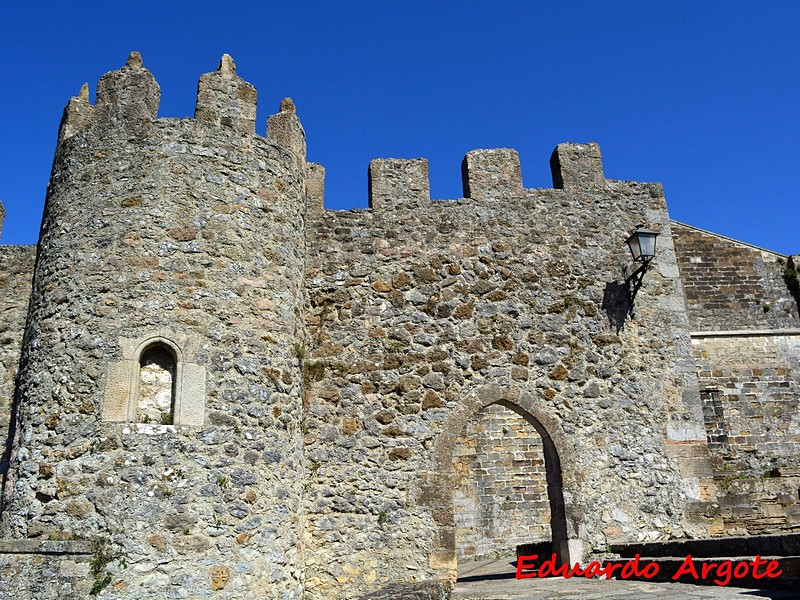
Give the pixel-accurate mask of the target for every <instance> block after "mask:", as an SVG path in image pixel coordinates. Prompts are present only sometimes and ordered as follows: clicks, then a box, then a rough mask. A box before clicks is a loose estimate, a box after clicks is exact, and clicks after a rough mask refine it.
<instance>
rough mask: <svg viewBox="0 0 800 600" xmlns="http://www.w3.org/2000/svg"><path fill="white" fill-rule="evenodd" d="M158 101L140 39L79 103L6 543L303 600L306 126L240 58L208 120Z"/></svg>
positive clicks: (27, 376)
mask: <svg viewBox="0 0 800 600" xmlns="http://www.w3.org/2000/svg"><path fill="white" fill-rule="evenodd" d="M159 97H160V90H159V87H158V84H157V83H156V81H155V79H154V78H153V76H152V75H151V73H150V72H149V71H148V70H147V69H146V68H144V67H143V66H142V61H141V57H140V56H139V54H138V53H133V54H131V56H130V58H129V59H128V62H127V64H126V65H125V66H124V67H123V68H122V69H120V70H118V71H114V72H111V73H107V74H106V75H104V76H103V77H102V78H101V79H100V82H99V84H98V88H97V100H96V103H95V104H94V105H92V104H91V103H90V102H89V94H88V87H87V86H85V85H84V87H83V89H82V90H81V93H80V95H79V96H78V97H76V98H73V99H72V100H70V102H69V104H68V105H67V107H66V109H65V112H64V118H63V120H62V124H61V128H60V131H59V136H58V146H57V150H56V157H55V162H54V165H53V171H52V176H51V180H50V184H49V188H48V193H47V202H46V208H45V213H44V218H43V222H42V232H41V238H40V241H39V246H38V256H37V263H36V272H35V277H34V287H33V296H32V300H31V308H30V313H29V317H28V324H27V328H26V332H25V340H24V349H23V359H22V368H21V372H20V383H19V395H18V398H17V407H18V408H17V414H16V422H15V428H16V429H15V433H14V435H15V438H14V439H15V441H14V444H13V452H12V458H11V464H10V469H9V472H8V475H7V479H6V482H5V486H4V494H3V496H4V497H3V505H4V506H3V518H2V531H0V536H5V537H17V538H38V539H58V538H61V539H63V538H72V539H92V540H95V539H96V540H97V541H98V543H99V544H101V545H103V546H105V547H106V548H108V550H107V551H106V556H108V557H109V558H114V557H118V558H120V559H124V560H120V561H117V563H119V564H126V565H127V568H124V569H123V568H121V567H120V566H119V564H118V565H117V567H115V566H114V565H115V564H116V563H115V562H114V561H112V562H111V563H110V564H109V566H108V569H109V570H110V572H111V573H113V575H114V576H113V578H112V587H109V588H108V591H107V592H105V593H112V592H111V590H112V588H113V589H114V590H115V591H114V592H113V594H116V596H114V597H129V596H128V594H130V595H131V597H132V596H134V595H135V596H136V597H140V596H141V595H142V594H145V595H148V594H149V597H168V596H169V597H187V596H188V597H196V596H199V595H205V593H207V592H208V590H213V589H216V590H222V589H224V590H225V591H226V593H228V594H232V596H231V597H255V596H256V595H262V596H264V597H274V598H298V597H300V596H301V594H302V587H303V581H302V567H303V557H302V543H301V542H302V535H301V528H302V524H303V517H302V509H301V494H302V491H303V485H304V479H303V466H302V449H301V444H302V436H303V433H302V425H301V420H302V415H301V411H302V392H301V387H302V379H303V378H302V369H301V359H302V354H303V348H304V346H303V340H302V319H303V314H302V313H303V298H302V289H303V288H302V278H303V272H304V267H305V264H304V261H305V258H304V248H305V241H304V218H305V207H306V192H305V187H306V184H305V175H306V160H305V134H304V132H303V129H302V126H301V124H300V121H299V120H298V118H297V116H296V114H295V111H294V105H293V104H292V102H291V100H288V99H287V100H284V101H283V102H282V103H281V112H280V113H278V114H276V115H273V116H271V117H270V118H269V121H268V132H267V136H266V138H262V137H260V136H257V135H256V134H255V128H254V124H255V115H256V90H255V88H254V87H253V86H252V85H250V84H249V83H247V82H245V81H244V80H243V79H241V78H239V77H238V76H237V75H236V69H235V65H234V63H233V60H232V59H231V58H230V57H229V56H227V55H225V56H223V58H222V61H221V62H220V65H219V68H218V70H217V71H216V72H213V73H207V74H205V75H203V76H202V77H201V78H200V83H199V86H198V96H197V107H196V111H195V117H194V118H193V119H158V118H157V112H158V104H159ZM142 586H143V587H142ZM125 590H128V591H127V592H126V591H125ZM134 590H138V591H136V592H135V593H134ZM136 594H138V595H136Z"/></svg>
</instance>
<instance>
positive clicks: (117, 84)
mask: <svg viewBox="0 0 800 600" xmlns="http://www.w3.org/2000/svg"><path fill="white" fill-rule="evenodd" d="M160 98H161V89H160V87H159V85H158V82H157V81H156V79H155V77H154V76H153V74H152V73H151V72H150V71H149V70H148V69H147V68H146V67H145V66H144V64H143V62H142V57H141V55H140V54H139V53H138V52H131V54H130V56H129V57H128V60H127V62H126V64H125V65H124V66H123V67H122V68H121V69H118V70H116V71H111V72H109V73H106V74H105V75H103V76H102V77H101V78H100V80H99V81H98V84H97V101H96V103H95V104H94V105H93V104H91V102H90V101H89V86H88V84H86V83H85V84H84V85H83V86H82V87H81V90H80V92H79V94H78V96H76V97H74V98H71V99H70V100H69V102H68V103H67V106H66V107H65V109H64V116H63V118H62V121H61V126H60V129H59V135H58V143H59V145H61V144H62V143H63V142H65V141H66V140H68V139H70V138H71V137H73V136H74V135H76V134H77V133H79V132H81V131H83V130H85V129H87V128H90V127H92V128H94V129H95V131H96V132H98V133H100V134H101V135H126V136H127V135H135V134H137V133H142V132H143V131H144V130H146V129H148V128H149V127H151V126H152V125H153V124H154V123H156V121H158V120H159V119H158V108H159V101H160ZM257 99H258V93H257V91H256V88H255V87H254V86H253V85H252V84H250V83H248V82H247V81H245V80H244V79H242V78H241V77H239V76H238V75H237V74H236V64H235V63H234V61H233V58H231V56H230V55H228V54H224V55H223V56H222V58H221V59H220V62H219V65H218V67H217V70H216V71H212V72H210V73H204V74H203V75H201V76H200V80H199V82H198V85H197V100H196V104H195V113H194V118H193V120H194V121H195V123H196V125H197V131H198V134H200V135H209V134H210V135H221V136H225V137H226V142H231V141H235V140H236V139H237V138H238V139H239V140H240V142H241V143H243V144H245V145H247V144H249V143H250V140H251V139H252V138H254V137H256V138H259V137H261V136H258V135H257V134H256V131H255V122H256V105H257ZM165 121H166V120H165ZM228 138H230V139H228ZM261 139H267V140H269V141H271V142H273V143H275V144H278V145H279V146H281V147H283V148H285V149H286V150H289V151H290V152H291V153H292V154H293V155H294V156H295V157H296V158H297V160H298V165H297V166H298V167H302V166H303V165H304V164H305V157H306V138H305V131H304V130H303V126H302V124H301V123H300V119H299V118H298V117H297V111H296V109H295V106H294V102H293V101H292V99H291V98H284V99H283V100H282V101H281V105H280V111H279V112H278V113H276V114H274V115H271V116H270V117H269V118H268V121H267V135H266V138H261Z"/></svg>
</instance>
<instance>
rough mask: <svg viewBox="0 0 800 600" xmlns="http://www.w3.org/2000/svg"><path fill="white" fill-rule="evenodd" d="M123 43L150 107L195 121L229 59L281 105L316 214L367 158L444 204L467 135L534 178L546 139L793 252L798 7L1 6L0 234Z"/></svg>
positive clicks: (468, 145)
mask: <svg viewBox="0 0 800 600" xmlns="http://www.w3.org/2000/svg"><path fill="white" fill-rule="evenodd" d="M131 50H139V51H140V52H141V53H142V56H143V58H144V64H145V66H146V67H148V68H149V69H150V70H151V71H152V72H153V74H154V75H155V77H156V79H157V80H158V82H159V84H160V85H161V91H162V96H161V110H160V115H161V116H170V117H173V116H174V117H185V116H192V114H193V112H194V104H195V92H196V89H197V80H198V77H199V76H200V74H201V73H204V72H208V71H212V70H214V69H216V67H217V64H218V62H219V58H220V56H221V55H222V54H223V53H224V52H227V53H229V54H231V55H232V56H233V57H234V59H235V61H236V64H237V69H238V73H239V74H240V75H241V76H242V77H244V78H245V79H247V80H248V81H250V82H251V83H252V84H254V85H255V86H256V88H257V89H258V92H259V106H258V123H257V130H258V131H259V132H260V133H262V134H263V132H264V129H265V123H266V117H267V115H268V114H270V113H271V112H276V110H277V108H278V104H279V102H280V99H281V98H282V97H284V96H292V97H293V98H294V100H295V103H296V105H297V109H298V114H299V116H300V118H301V120H302V122H303V125H304V127H305V130H306V135H307V138H308V154H309V159H310V160H313V161H315V162H320V163H322V164H323V165H324V166H325V167H326V169H327V180H326V187H327V189H326V205H327V206H328V208H354V207H363V206H365V205H366V201H367V181H366V172H367V165H368V163H369V161H370V159H372V158H378V157H404V158H414V157H420V156H421V157H426V158H428V159H429V160H430V170H431V188H432V195H433V197H434V198H438V199H444V198H455V197H459V196H461V178H460V163H461V159H462V158H463V156H464V154H465V153H466V152H467V151H469V150H471V149H474V148H493V147H512V148H516V149H517V150H518V151H519V153H520V157H521V160H522V175H523V180H524V183H525V186H526V187H550V186H551V184H552V182H551V179H550V171H549V167H548V159H549V156H550V153H551V151H552V150H553V148H554V147H555V145H556V144H558V143H560V142H566V141H575V142H586V141H596V142H599V143H600V146H601V148H602V151H603V157H604V163H605V171H606V176H607V177H609V178H614V179H635V180H639V181H661V182H663V184H664V187H665V190H666V194H667V202H668V205H669V209H670V214H671V216H672V218H674V219H677V220H679V221H684V222H686V223H689V224H692V225H695V226H698V227H702V228H704V229H709V230H711V231H714V232H717V233H721V234H723V235H727V236H730V237H734V238H737V239H740V240H743V241H746V242H749V243H752V244H756V245H759V246H763V247H766V248H770V249H773V250H775V251H778V252H782V253H786V254H789V253H796V252H800V241H798V239H797V236H796V235H795V232H796V231H797V227H798V226H797V224H796V222H797V219H796V217H797V214H798V200H799V199H800V198H798V195H799V194H798V185H797V179H798V175H800V147H799V146H798V140H800V1H797V0H784V1H769V0H764V1H758V2H756V1H748V2H743V1H736V0H730V1H724V2H723V1H719V2H698V1H697V0H695V1H691V2H688V1H674V0H670V1H668V2H667V1H663V2H655V1H645V0H637V1H614V2H610V1H609V2H598V1H596V0H595V1H586V2H571V1H569V0H563V1H548V2H545V1H541V2H533V1H531V2H499V1H492V2H489V1H486V2H471V1H467V0H460V1H458V2H431V1H428V2H416V1H406V0H403V1H401V2H383V1H379V0H375V1H372V2H293V1H286V0H284V1H282V2H252V3H236V2H207V1H204V0H196V1H194V2H186V3H182V2H170V1H168V0H161V1H159V2H150V1H147V0H137V1H135V2H125V3H117V2H109V1H105V2H81V1H74V2H52V3H51V2H11V1H9V0H6V1H5V2H3V3H2V4H0V59H2V66H0V92H2V93H0V111H1V113H0V114H2V118H1V119H0V200H2V202H3V203H4V204H5V207H6V211H7V213H8V214H7V216H6V224H5V227H4V231H3V239H2V241H3V243H13V244H17V243H34V242H35V240H36V237H37V232H38V228H39V223H40V219H41V213H42V206H43V203H44V197H45V190H46V186H47V179H48V177H49V171H50V166H51V162H52V155H53V149H54V145H55V139H56V133H57V128H58V123H59V120H60V118H61V112H62V110H63V107H64V105H65V104H66V102H67V101H68V100H69V98H70V96H74V95H76V94H77V93H78V90H79V89H80V86H81V84H82V83H83V82H84V81H88V82H89V85H90V89H91V95H92V99H94V92H95V86H96V83H97V79H98V78H99V77H100V76H101V75H102V74H103V73H105V72H107V71H110V70H113V69H117V68H119V67H121V66H122V65H123V64H124V63H125V60H126V58H127V56H128V53H129V52H130V51H131Z"/></svg>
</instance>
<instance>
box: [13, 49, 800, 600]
mask: <svg viewBox="0 0 800 600" xmlns="http://www.w3.org/2000/svg"><path fill="white" fill-rule="evenodd" d="M96 97H97V100H96V103H95V104H91V103H90V101H89V93H88V86H84V87H83V88H82V89H81V92H80V94H79V95H78V96H77V97H75V98H72V99H71V100H70V101H69V103H68V104H67V107H66V109H65V111H64V117H63V120H62V124H61V128H60V131H59V135H58V144H57V148H56V154H55V160H54V164H53V170H52V176H51V180H50V185H49V187H48V192H47V200H46V206H45V212H44V216H43V222H42V232H41V237H40V239H39V243H38V245H37V247H36V248H33V247H11V246H0V290H2V294H0V418H1V419H2V422H0V432H1V433H2V435H3V437H4V440H6V445H5V452H4V454H3V459H2V476H3V488H2V515H1V516H0V538H2V540H1V541H0V590H2V591H0V597H3V598H34V597H35V598H41V599H45V598H82V597H86V595H87V594H88V593H90V592H91V593H94V594H97V595H98V597H101V598H119V599H123V598H124V599H133V598H152V597H170V598H205V597H212V598H251V597H255V596H256V595H258V596H259V597H269V598H287V599H288V598H307V599H323V598H324V599H328V598H358V597H360V596H361V595H365V594H368V593H370V592H374V591H376V590H379V589H381V588H383V587H386V586H391V585H393V584H396V583H402V582H413V581H417V582H422V581H436V580H439V581H452V580H453V579H454V578H455V577H456V575H457V573H458V569H459V563H461V564H463V563H464V562H465V561H468V560H472V559H475V558H485V557H488V556H504V555H513V554H514V551H515V545H516V544H517V543H528V542H548V541H549V542H551V543H552V545H553V549H554V551H555V552H557V553H558V555H559V557H560V558H561V559H562V560H568V561H571V562H575V561H581V560H585V559H587V558H589V557H590V556H591V554H592V553H594V552H603V551H604V549H605V548H606V547H607V546H608V545H609V544H612V543H621V542H633V541H650V540H663V539H672V538H697V537H707V536H721V535H728V534H741V533H746V534H757V533H767V532H775V531H787V530H793V529H796V528H797V527H798V522H799V521H800V518H799V517H800V511H798V488H800V460H798V451H797V450H798V443H800V423H798V419H799V417H798V406H797V404H798V369H799V368H800V365H798V364H797V360H798V352H797V350H798V342H799V341H800V319H799V317H798V310H797V299H798V287H797V274H796V271H795V264H796V262H795V261H794V259H793V257H784V256H780V255H778V254H776V253H773V252H769V251H767V250H763V249H758V248H753V247H752V246H748V245H747V244H744V243H741V242H737V241H735V240H730V239H727V238H724V237H722V236H717V235H715V234H712V233H709V232H705V231H701V230H698V229H696V228H693V227H690V226H688V225H684V224H680V223H676V222H674V221H671V220H670V218H669V215H668V213H667V206H666V202H665V199H664V195H663V190H662V188H661V186H660V185H659V184H655V183H637V182H630V181H616V180H611V179H606V177H605V175H604V173H603V166H602V160H601V156H600V150H599V147H598V146H597V144H594V143H588V144H573V143H568V144H561V145H559V146H558V147H557V148H556V150H555V151H554V152H553V155H552V157H551V159H550V165H551V168H552V172H553V182H554V187H553V189H525V188H524V187H523V185H522V178H521V174H520V166H519V158H518V156H517V153H516V152H515V151H514V150H510V149H494V150H474V151H472V152H470V153H468V154H467V156H466V157H465V159H464V162H463V167H462V176H463V184H464V185H463V188H464V197H463V198H457V199H451V200H431V198H430V187H429V183H428V164H427V161H426V160H424V159H412V160H405V159H382V160H374V161H372V162H371V163H370V165H369V181H368V193H369V208H368V209H364V210H349V211H331V210H325V208H324V174H325V171H324V168H323V167H322V166H320V165H318V164H315V163H310V162H308V161H307V159H306V138H305V132H304V130H303V127H302V125H301V123H300V120H299V118H298V116H297V114H296V109H295V106H294V104H293V103H292V101H291V100H290V99H284V100H283V101H282V102H280V111H279V112H278V113H276V114H274V115H272V116H270V117H269V119H268V122H267V134H266V137H261V136H258V135H256V134H255V115H256V90H255V88H253V86H251V85H250V84H249V83H247V82H246V81H244V80H243V79H241V78H240V77H239V76H238V74H237V73H236V67H235V65H234V63H233V60H232V59H231V58H230V57H229V56H227V55H225V56H223V58H222V61H221V62H220V65H219V68H218V69H217V71H215V72H212V73H207V74H205V75H202V76H201V78H200V83H199V86H198V94H197V106H196V110H195V116H194V118H191V119H165V118H157V114H158V105H159V98H160V90H159V87H158V84H157V83H156V81H155V79H154V77H153V76H152V74H151V73H150V72H149V71H148V70H147V69H146V68H145V67H144V66H143V64H142V60H141V57H140V56H139V54H138V53H133V54H131V56H130V58H129V59H128V62H127V64H126V65H125V66H124V67H122V68H121V69H120V70H117V71H113V72H111V73H108V74H106V75H104V76H103V77H102V78H101V79H100V81H99V83H98V86H97V94H96ZM2 214H3V211H2V210H0V215H2ZM639 224H644V225H646V226H648V227H650V228H651V229H654V230H655V231H658V232H659V234H660V237H659V238H658V253H657V256H656V258H655V260H654V262H653V268H652V269H651V270H650V271H649V272H648V273H647V274H646V277H645V279H644V284H643V286H642V288H641V291H640V292H639V293H638V295H637V296H636V298H635V309H636V310H635V315H636V316H635V319H632V318H631V312H632V308H633V307H632V306H631V305H630V302H629V296H628V293H627V292H628V290H627V287H626V283H625V269H626V267H628V266H629V265H630V258H629V255H628V252H627V249H626V248H625V246H624V241H625V239H626V238H627V237H628V235H629V234H630V233H631V232H632V231H633V229H634V228H635V227H636V226H637V225H639ZM34 261H35V264H34ZM793 277H794V279H793ZM793 282H794V283H793Z"/></svg>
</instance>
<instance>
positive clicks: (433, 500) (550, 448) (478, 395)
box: [420, 384, 583, 580]
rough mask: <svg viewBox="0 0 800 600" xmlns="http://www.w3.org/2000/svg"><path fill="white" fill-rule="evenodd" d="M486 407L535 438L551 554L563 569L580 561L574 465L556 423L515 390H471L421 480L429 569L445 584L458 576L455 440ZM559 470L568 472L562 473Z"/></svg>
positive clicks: (442, 434)
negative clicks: (518, 420)
mask: <svg viewBox="0 0 800 600" xmlns="http://www.w3.org/2000/svg"><path fill="white" fill-rule="evenodd" d="M492 405H499V406H502V407H504V408H507V409H510V410H512V411H514V412H515V413H517V414H518V415H519V416H521V417H522V418H523V419H525V421H526V422H527V423H528V424H530V426H531V427H532V428H533V429H535V430H536V432H537V433H538V435H539V436H541V440H542V448H543V453H544V462H545V467H546V480H547V497H548V501H549V508H550V511H549V512H550V530H551V534H552V542H553V551H554V552H555V553H556V554H557V555H558V558H559V559H560V560H561V561H562V562H565V563H570V562H576V561H580V560H582V558H583V544H582V542H581V536H580V530H581V523H582V510H581V508H580V505H579V496H580V494H579V492H578V482H577V479H576V477H577V473H576V470H575V469H574V468H571V467H572V465H574V464H575V450H574V448H573V446H572V444H571V443H570V442H569V440H568V438H567V436H566V434H565V433H564V431H563V429H562V428H561V426H560V425H559V423H558V421H557V420H556V419H555V418H553V417H552V416H551V415H549V414H548V413H547V412H545V411H544V410H543V408H542V407H543V402H542V401H541V400H536V399H535V398H534V396H532V395H531V394H530V393H527V392H521V391H520V390H519V388H516V387H508V388H506V387H501V386H499V385H496V384H489V385H485V386H481V387H479V388H477V389H476V390H475V392H474V393H473V394H472V395H470V396H469V397H468V398H467V399H466V400H465V401H464V403H463V404H461V405H460V406H458V407H457V408H456V409H455V410H453V412H451V413H450V415H448V417H447V418H446V419H445V421H444V423H443V424H442V428H441V431H440V433H439V435H438V437H437V438H436V441H435V444H434V450H433V471H432V472H429V473H425V474H423V475H422V481H421V496H420V503H421V504H423V505H427V506H428V507H429V508H430V509H431V513H432V516H433V519H434V522H435V535H434V540H433V548H432V549H431V554H430V557H429V564H430V566H431V568H432V569H434V570H436V571H439V572H440V573H441V574H442V576H443V577H446V578H449V579H451V580H455V579H456V577H457V571H458V559H457V552H456V523H455V506H454V495H455V491H456V488H457V486H456V483H457V475H456V473H455V471H454V468H453V457H454V453H455V451H456V446H457V444H458V438H459V437H460V436H461V434H462V432H464V430H465V427H466V425H467V423H468V421H469V420H470V418H471V417H473V416H474V415H475V414H476V413H478V412H479V411H481V410H483V409H484V408H486V407H489V406H492ZM564 465H568V466H569V467H568V468H567V469H566V470H565V469H564V468H563V466H564Z"/></svg>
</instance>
